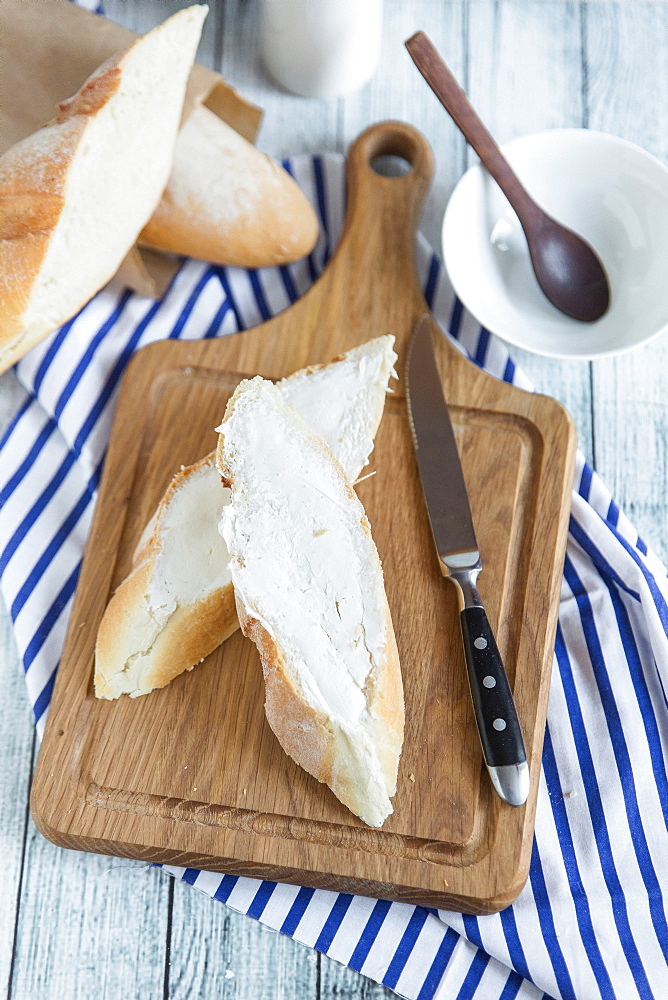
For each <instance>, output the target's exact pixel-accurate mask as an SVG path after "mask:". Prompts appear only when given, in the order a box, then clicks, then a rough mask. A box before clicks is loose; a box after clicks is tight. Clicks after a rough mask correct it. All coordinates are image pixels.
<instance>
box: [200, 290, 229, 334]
mask: <svg viewBox="0 0 668 1000" xmlns="http://www.w3.org/2000/svg"><path fill="white" fill-rule="evenodd" d="M231 308H232V307H231V306H230V303H229V302H228V301H227V299H224V300H223V302H222V304H221V306H220V308H219V309H218V312H217V313H216V315H215V316H214V317H213V319H212V320H211V322H210V323H209V325H208V327H207V329H206V332H205V333H204V337H203V338H202V339H203V340H209V339H210V338H212V337H217V336H218V334H219V332H220V328H221V326H222V323H223V320H224V319H225V317H226V316H227V314H228V312H229V311H230V309H231Z"/></svg>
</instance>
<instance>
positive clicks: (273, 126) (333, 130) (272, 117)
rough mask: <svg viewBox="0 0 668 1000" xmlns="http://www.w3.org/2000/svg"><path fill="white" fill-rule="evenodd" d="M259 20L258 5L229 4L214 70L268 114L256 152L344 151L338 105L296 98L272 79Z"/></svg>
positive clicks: (281, 154) (235, 1)
mask: <svg viewBox="0 0 668 1000" xmlns="http://www.w3.org/2000/svg"><path fill="white" fill-rule="evenodd" d="M258 15H259V4H256V3H244V2H243V0H228V2H227V3H226V4H225V5H224V21H223V24H222V32H223V34H222V44H221V45H220V63H219V65H218V66H217V67H216V68H217V69H218V70H219V71H220V72H222V74H223V76H224V77H225V79H226V80H227V81H228V82H229V83H231V84H232V86H233V87H236V88H237V89H238V90H239V91H240V93H241V94H242V95H243V96H244V97H245V98H247V99H248V100H250V101H252V102H253V103H255V104H257V105H259V107H261V108H262V109H263V110H264V118H263V120H262V124H261V126H260V132H259V134H258V138H257V143H256V144H257V146H258V148H259V149H262V150H263V151H264V152H267V153H269V154H270V155H271V156H273V157H276V158H277V159H280V158H281V157H284V156H288V155H295V154H297V153H306V152H308V153H316V152H317V153H323V152H338V151H340V149H341V134H340V128H339V117H340V102H339V101H338V100H336V99H332V100H328V101H321V100H315V99H310V98H305V97H296V96H294V95H293V94H289V93H287V92H285V91H284V90H283V89H281V88H280V87H279V86H278V85H277V84H275V83H274V82H273V81H272V80H270V79H269V77H268V76H267V74H266V72H265V70H264V67H263V66H262V61H261V58H260V21H259V16H258Z"/></svg>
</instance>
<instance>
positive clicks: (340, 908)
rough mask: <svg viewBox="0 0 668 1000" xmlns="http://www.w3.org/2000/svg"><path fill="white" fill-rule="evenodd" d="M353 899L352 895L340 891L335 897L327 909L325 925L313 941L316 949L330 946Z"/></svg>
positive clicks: (324, 948) (325, 949)
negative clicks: (332, 903) (334, 900)
mask: <svg viewBox="0 0 668 1000" xmlns="http://www.w3.org/2000/svg"><path fill="white" fill-rule="evenodd" d="M352 901H353V897H352V896H349V895H348V894H347V893H344V892H340V893H339V894H338V896H337V897H336V902H335V903H334V905H333V906H332V908H331V910H330V911H329V916H328V917H327V920H326V921H325V925H324V927H323V928H322V930H321V931H320V934H319V935H318V940H317V941H316V943H315V947H316V948H317V950H318V951H327V949H328V948H329V947H330V945H331V943H332V941H333V940H334V935H335V934H336V932H337V931H338V929H339V927H340V926H341V921H342V920H343V918H344V917H345V915H346V913H347V912H348V907H349V906H350V904H351V903H352Z"/></svg>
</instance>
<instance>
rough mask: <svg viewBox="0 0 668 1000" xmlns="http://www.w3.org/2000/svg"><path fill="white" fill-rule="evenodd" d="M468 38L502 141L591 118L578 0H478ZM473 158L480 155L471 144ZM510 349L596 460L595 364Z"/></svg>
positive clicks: (481, 97) (473, 73)
mask: <svg viewBox="0 0 668 1000" xmlns="http://www.w3.org/2000/svg"><path fill="white" fill-rule="evenodd" d="M468 38H469V58H468V67H467V76H468V84H467V89H468V93H469V96H470V98H471V101H472V103H473V105H474V107H475V108H476V109H477V110H478V112H479V113H480V115H481V117H482V119H483V121H485V123H486V124H487V125H488V127H489V129H490V131H491V132H492V134H493V135H494V136H495V137H496V138H497V139H498V140H499V141H500V142H505V141H507V140H509V139H512V138H514V137H515V136H518V135H523V134H527V133H531V132H538V131H541V130H542V129H548V128H579V127H581V126H582V125H584V123H585V121H584V119H585V109H584V97H583V84H584V81H583V70H582V45H581V12H580V6H579V5H578V4H573V3H553V2H551V3H545V2H544V0H505V2H503V3H501V4H499V3H495V2H493V0H476V2H475V3H472V4H471V5H470V7H469V23H468ZM528 95H530V98H529V97H528ZM449 127H450V128H454V126H453V125H449ZM469 162H472V163H474V162H476V156H475V154H474V153H472V151H469ZM511 354H512V356H513V359H514V360H515V361H516V363H517V364H519V365H520V367H521V368H522V369H523V371H524V372H525V374H526V375H528V377H529V378H530V379H531V381H532V382H533V384H534V386H535V388H536V389H537V390H538V391H539V392H544V393H546V394H548V395H551V396H555V397H556V398H557V399H559V400H561V402H563V403H564V404H565V405H566V407H567V408H568V410H569V411H570V413H571V415H572V416H573V419H574V420H575V423H576V426H577V429H578V440H579V445H580V447H581V448H582V450H583V451H584V452H585V455H587V457H588V458H590V459H591V458H592V457H593V437H592V434H593V432H592V422H591V389H590V373H589V366H588V364H587V363H586V362H582V361H569V362H564V361H560V360H554V359H549V358H541V357H539V356H538V355H535V354H531V353H529V352H528V351H520V350H517V349H516V348H511Z"/></svg>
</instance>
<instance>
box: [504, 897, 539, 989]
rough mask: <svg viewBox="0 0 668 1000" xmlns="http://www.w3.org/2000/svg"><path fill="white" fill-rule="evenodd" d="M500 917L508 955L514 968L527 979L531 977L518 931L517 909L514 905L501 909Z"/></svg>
mask: <svg viewBox="0 0 668 1000" xmlns="http://www.w3.org/2000/svg"><path fill="white" fill-rule="evenodd" d="M499 917H500V918H501V928H502V930H503V935H504V937H505V939H506V947H507V948H508V955H509V956H510V961H511V963H512V966H513V969H516V970H517V971H518V972H519V973H520V975H522V976H524V978H525V979H531V976H530V974H529V966H528V964H527V960H526V955H525V954H524V948H523V947H522V942H521V941H520V936H519V934H518V932H517V921H516V920H515V911H514V910H513V908H512V906H508V907H507V908H506V909H505V910H501V913H500V914H499Z"/></svg>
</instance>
